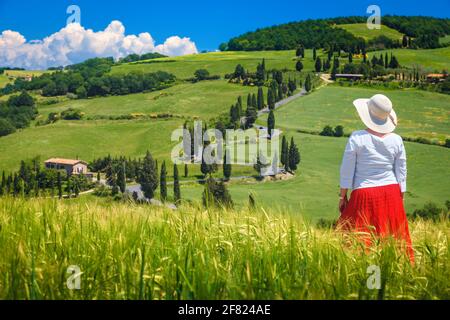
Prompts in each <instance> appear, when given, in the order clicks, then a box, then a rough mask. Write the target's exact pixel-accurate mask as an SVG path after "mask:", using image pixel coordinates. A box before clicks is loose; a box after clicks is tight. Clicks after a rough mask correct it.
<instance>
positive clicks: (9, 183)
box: [6, 174, 13, 194]
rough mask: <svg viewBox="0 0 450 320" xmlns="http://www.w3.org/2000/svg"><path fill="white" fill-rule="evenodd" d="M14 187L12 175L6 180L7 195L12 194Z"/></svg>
mask: <svg viewBox="0 0 450 320" xmlns="http://www.w3.org/2000/svg"><path fill="white" fill-rule="evenodd" d="M12 186H13V177H12V175H11V174H9V175H8V178H7V179H6V193H7V194H10V193H11V191H12Z"/></svg>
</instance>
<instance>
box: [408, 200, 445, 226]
mask: <svg viewBox="0 0 450 320" xmlns="http://www.w3.org/2000/svg"><path fill="white" fill-rule="evenodd" d="M448 202H449V201H447V202H446V205H449V203H448ZM447 215H448V213H447ZM445 216H446V214H445V209H443V208H440V207H438V206H437V205H436V204H435V203H433V202H428V203H426V204H425V205H424V206H423V208H421V209H416V210H414V212H413V214H412V217H413V218H414V219H417V218H421V219H424V220H432V221H437V220H439V219H440V218H441V217H445Z"/></svg>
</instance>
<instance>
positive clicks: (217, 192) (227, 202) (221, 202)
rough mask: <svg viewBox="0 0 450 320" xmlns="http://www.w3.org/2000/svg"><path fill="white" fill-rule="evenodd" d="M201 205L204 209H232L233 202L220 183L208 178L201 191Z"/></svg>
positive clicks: (225, 188) (223, 185)
mask: <svg viewBox="0 0 450 320" xmlns="http://www.w3.org/2000/svg"><path fill="white" fill-rule="evenodd" d="M203 205H204V206H205V207H210V206H218V207H228V208H229V207H232V206H233V200H231V195H230V193H229V192H228V189H227V187H226V186H225V184H224V183H223V182H222V181H215V180H214V179H213V178H211V177H210V178H208V180H207V181H206V184H205V190H204V191H203Z"/></svg>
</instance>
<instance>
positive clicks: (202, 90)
mask: <svg viewBox="0 0 450 320" xmlns="http://www.w3.org/2000/svg"><path fill="white" fill-rule="evenodd" d="M249 93H252V94H253V93H254V94H256V93H257V88H254V87H249V86H242V85H237V84H229V83H228V82H227V81H225V80H213V81H201V82H198V83H195V84H192V83H183V84H179V85H176V86H173V87H170V88H167V89H164V90H160V91H155V92H150V93H137V94H129V95H124V96H110V97H104V98H93V99H80V100H67V101H64V102H61V103H57V104H51V105H42V106H41V107H40V108H39V111H40V114H41V115H42V118H46V116H47V115H48V114H49V113H50V112H61V111H63V110H66V109H68V108H69V107H70V108H76V109H79V110H81V111H82V112H84V113H85V114H86V116H87V117H89V116H105V117H107V116H119V115H127V114H132V113H138V114H139V113H143V114H152V113H170V114H172V115H178V116H182V117H196V118H202V119H204V120H208V119H209V118H211V117H217V116H218V115H220V114H223V113H228V112H229V110H230V106H231V105H232V104H233V103H236V99H237V97H238V96H242V97H243V101H244V103H245V101H246V99H247V95H248V94H249Z"/></svg>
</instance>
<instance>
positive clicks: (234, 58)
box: [111, 50, 313, 79]
mask: <svg viewBox="0 0 450 320" xmlns="http://www.w3.org/2000/svg"><path fill="white" fill-rule="evenodd" d="M310 55H311V56H312V54H310ZM263 58H265V59H266V68H267V69H269V70H270V69H272V68H276V69H283V68H288V69H291V70H293V69H294V68H295V51H293V50H288V51H260V52H210V53H202V54H194V55H187V56H181V57H171V58H159V59H152V60H148V61H147V63H146V62H145V61H140V62H138V63H129V64H122V65H119V66H115V67H113V68H112V70H111V73H113V74H115V73H127V72H130V71H143V72H154V71H158V70H164V71H167V72H169V73H172V74H174V75H175V76H177V77H178V78H181V79H187V78H192V77H193V76H194V72H195V70H197V69H207V70H208V71H209V72H210V74H217V75H221V76H224V75H225V74H227V73H232V72H234V68H235V67H236V65H237V64H241V65H242V66H243V67H244V68H245V69H248V70H253V71H254V70H256V66H257V65H258V63H261V60H262V59H263ZM308 62H309V61H308ZM308 62H306V63H307V65H305V68H308V69H312V68H313V61H310V62H309V63H308Z"/></svg>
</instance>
